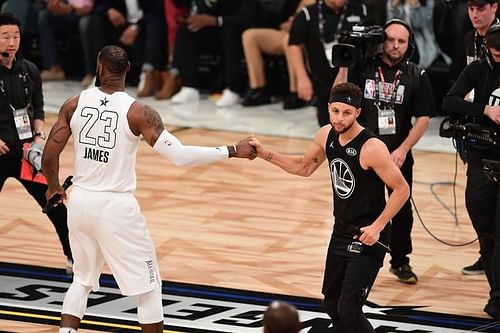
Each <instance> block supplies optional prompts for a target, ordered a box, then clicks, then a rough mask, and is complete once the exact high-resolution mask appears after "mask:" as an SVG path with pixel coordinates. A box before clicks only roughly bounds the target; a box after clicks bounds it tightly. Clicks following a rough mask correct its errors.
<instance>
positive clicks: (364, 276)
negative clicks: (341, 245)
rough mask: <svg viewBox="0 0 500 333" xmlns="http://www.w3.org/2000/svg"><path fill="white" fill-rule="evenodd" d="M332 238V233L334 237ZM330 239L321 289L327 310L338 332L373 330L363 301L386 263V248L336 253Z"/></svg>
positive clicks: (368, 332)
mask: <svg viewBox="0 0 500 333" xmlns="http://www.w3.org/2000/svg"><path fill="white" fill-rule="evenodd" d="M332 238H333V237H332ZM333 247H334V246H333V240H332V239H330V245H329V247H328V255H327V258H326V264H325V275H324V277H323V288H322V292H323V295H324V296H325V300H324V302H325V303H324V305H325V311H326V312H327V313H328V315H329V316H330V318H331V319H332V322H333V326H334V330H335V332H338V333H374V332H375V331H374V330H373V327H372V325H371V324H370V322H369V321H368V319H366V316H365V314H364V313H363V305H364V304H365V302H366V299H367V297H368V293H369V292H370V289H371V287H372V286H373V283H374V282H375V279H376V277H377V274H378V271H379V270H380V267H381V266H382V264H383V261H384V255H385V252H384V251H383V250H381V249H378V248H365V249H364V250H363V252H362V253H361V254H360V255H357V256H353V257H347V256H341V255H338V254H335V253H334V251H333Z"/></svg>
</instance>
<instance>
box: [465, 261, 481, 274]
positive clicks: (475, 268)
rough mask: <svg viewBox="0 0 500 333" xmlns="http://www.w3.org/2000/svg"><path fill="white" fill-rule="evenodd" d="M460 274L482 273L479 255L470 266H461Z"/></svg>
mask: <svg viewBox="0 0 500 333" xmlns="http://www.w3.org/2000/svg"><path fill="white" fill-rule="evenodd" d="M462 274H464V275H479V274H484V267H483V260H482V258H481V257H479V259H477V261H476V262H475V263H473V264H472V265H470V266H465V267H464V268H462Z"/></svg>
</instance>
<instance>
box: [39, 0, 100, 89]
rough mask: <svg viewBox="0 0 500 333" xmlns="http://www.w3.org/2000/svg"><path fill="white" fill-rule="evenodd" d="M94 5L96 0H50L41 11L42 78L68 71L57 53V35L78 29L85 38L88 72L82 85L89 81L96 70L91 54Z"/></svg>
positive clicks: (54, 76) (84, 45) (83, 43)
mask: <svg viewBox="0 0 500 333" xmlns="http://www.w3.org/2000/svg"><path fill="white" fill-rule="evenodd" d="M93 8H94V0H69V1H68V2H66V1H63V0H48V3H47V8H45V9H43V10H41V11H40V13H39V15H38V29H39V34H40V49H41V55H42V65H43V68H45V70H43V71H42V72H41V73H40V75H41V77H42V80H43V81H50V80H64V78H65V74H64V71H63V69H62V67H61V62H60V59H59V56H58V54H57V44H56V41H57V37H60V36H63V38H67V37H69V36H70V35H71V34H72V33H76V32H79V34H80V40H81V42H82V49H83V56H84V59H83V60H84V61H85V66H86V76H85V77H84V79H83V81H82V85H83V84H84V83H86V81H88V83H90V81H91V79H92V76H93V75H94V73H95V57H90V53H89V44H88V40H89V35H88V27H89V22H90V14H91V12H92V10H93Z"/></svg>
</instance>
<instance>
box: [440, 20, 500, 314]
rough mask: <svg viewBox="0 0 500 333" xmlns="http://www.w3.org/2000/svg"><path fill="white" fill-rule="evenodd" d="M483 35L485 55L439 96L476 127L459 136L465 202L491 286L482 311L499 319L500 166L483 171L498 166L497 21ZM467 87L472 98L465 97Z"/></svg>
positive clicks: (499, 44) (499, 45)
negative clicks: (464, 155)
mask: <svg viewBox="0 0 500 333" xmlns="http://www.w3.org/2000/svg"><path fill="white" fill-rule="evenodd" d="M485 40H486V47H487V54H486V55H485V59H479V60H478V61H474V62H472V63H471V64H470V65H468V66H467V67H465V68H464V70H463V71H462V73H460V76H459V77H458V79H457V81H455V83H454V85H453V86H452V87H451V89H450V91H449V92H448V93H447V94H446V96H445V98H444V99H443V109H445V110H447V111H448V112H450V113H451V114H455V115H456V116H458V117H460V118H462V119H463V118H465V117H468V118H467V121H468V122H469V124H466V125H464V127H465V128H467V127H469V128H471V127H472V126H473V128H477V130H474V131H473V132H472V134H474V136H469V135H463V137H464V143H465V145H466V147H467V151H468V152H467V183H466V187H465V205H466V207H467V212H468V214H469V217H470V220H471V222H472V226H473V227H474V230H475V231H476V233H477V237H478V240H479V249H480V250H479V251H480V253H481V257H482V259H483V260H482V261H483V265H484V272H485V274H486V278H487V280H488V284H489V286H490V291H489V300H488V303H487V304H486V306H485V307H484V311H485V312H486V313H488V314H489V315H490V316H492V317H493V318H495V319H497V320H500V182H499V181H498V178H499V176H498V170H497V175H496V176H494V173H495V172H492V174H493V176H492V175H491V174H490V173H488V172H485V171H488V169H490V170H491V171H494V170H495V167H494V166H495V165H496V168H500V145H499V144H498V141H499V140H498V134H497V133H499V132H500V81H499V79H500V23H497V24H494V25H492V26H491V27H490V28H489V29H488V31H487V33H486V35H485ZM471 89H474V92H475V93H474V99H473V100H468V99H465V98H464V97H465V96H466V95H467V94H468V93H469V91H471ZM468 125H472V126H468ZM478 134H479V135H478ZM460 135H461V136H462V134H460ZM481 137H483V138H486V140H484V139H483V140H481V139H480V138H481ZM495 141H496V142H495ZM485 161H486V162H485ZM488 161H489V162H488ZM490 164H491V166H489V165H490ZM485 166H486V167H488V168H486V169H485ZM488 175H490V177H488ZM495 177H496V178H497V179H496V181H495ZM490 178H492V179H490Z"/></svg>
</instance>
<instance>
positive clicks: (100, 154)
mask: <svg viewBox="0 0 500 333" xmlns="http://www.w3.org/2000/svg"><path fill="white" fill-rule="evenodd" d="M83 158H86V159H88V160H94V161H97V162H103V163H108V158H109V151H104V150H99V149H95V148H91V147H85V153H84V156H83Z"/></svg>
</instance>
